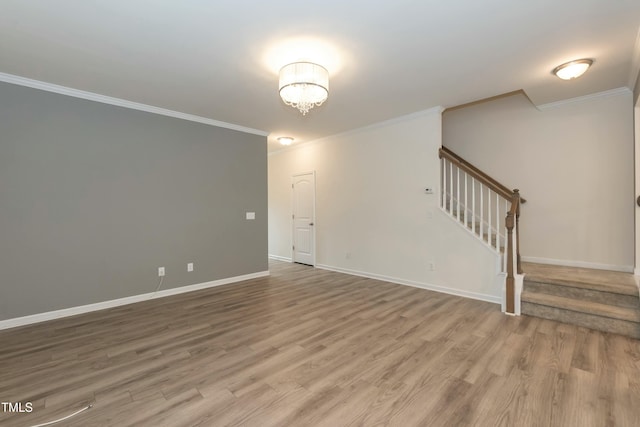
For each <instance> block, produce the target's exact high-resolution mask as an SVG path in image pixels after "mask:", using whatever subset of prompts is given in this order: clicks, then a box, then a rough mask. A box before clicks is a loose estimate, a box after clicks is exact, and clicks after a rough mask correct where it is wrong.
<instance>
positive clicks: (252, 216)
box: [247, 212, 256, 219]
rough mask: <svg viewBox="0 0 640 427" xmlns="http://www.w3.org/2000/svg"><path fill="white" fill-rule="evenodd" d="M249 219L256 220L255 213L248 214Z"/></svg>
mask: <svg viewBox="0 0 640 427" xmlns="http://www.w3.org/2000/svg"><path fill="white" fill-rule="evenodd" d="M247 219H256V213H255V212H247Z"/></svg>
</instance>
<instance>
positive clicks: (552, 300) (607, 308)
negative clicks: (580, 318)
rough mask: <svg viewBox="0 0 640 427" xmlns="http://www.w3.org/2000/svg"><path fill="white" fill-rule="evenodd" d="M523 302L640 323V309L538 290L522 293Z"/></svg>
mask: <svg viewBox="0 0 640 427" xmlns="http://www.w3.org/2000/svg"><path fill="white" fill-rule="evenodd" d="M522 302H523V303H524V302H527V303H531V304H539V305H544V306H548V307H556V308H559V309H564V310H571V311H575V312H580V313H589V314H592V315H597V316H602V317H608V318H611V319H620V320H626V321H629V322H637V323H640V310H638V309H634V308H628V307H618V306H614V305H608V304H601V303H598V302H593V301H584V300H577V299H573V298H565V297H561V296H557V295H550V294H544V293H537V292H528V291H527V290H526V289H525V290H524V291H523V293H522Z"/></svg>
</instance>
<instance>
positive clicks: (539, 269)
mask: <svg viewBox="0 0 640 427" xmlns="http://www.w3.org/2000/svg"><path fill="white" fill-rule="evenodd" d="M522 269H523V270H524V273H525V281H528V282H537V283H551V284H554V285H559V286H572V287H576V288H583V289H592V290H596V291H600V292H611V293H617V294H622V295H633V296H636V297H637V296H638V286H637V284H636V279H635V278H634V276H633V274H631V273H622V272H618V271H607V270H593V269H588V268H579V267H565V266H557V265H546V264H534V263H522Z"/></svg>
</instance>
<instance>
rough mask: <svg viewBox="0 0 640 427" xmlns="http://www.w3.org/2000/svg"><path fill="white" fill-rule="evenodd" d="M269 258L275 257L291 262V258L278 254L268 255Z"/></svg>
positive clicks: (278, 259) (277, 259)
mask: <svg viewBox="0 0 640 427" xmlns="http://www.w3.org/2000/svg"><path fill="white" fill-rule="evenodd" d="M269 258H271V259H275V260H276V261H284V262H293V260H292V259H291V258H289V257H285V256H280V255H269Z"/></svg>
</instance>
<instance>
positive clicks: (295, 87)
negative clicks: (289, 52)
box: [278, 62, 329, 116]
mask: <svg viewBox="0 0 640 427" xmlns="http://www.w3.org/2000/svg"><path fill="white" fill-rule="evenodd" d="M278 87H279V89H280V97H281V98H282V100H283V101H284V103H285V104H287V105H290V106H292V107H294V108H297V109H298V110H300V112H301V113H302V115H303V116H304V115H306V114H307V113H308V112H309V110H310V109H312V108H313V107H319V106H320V105H322V103H323V102H324V101H326V99H327V97H328V96H329V72H328V71H327V69H326V68H324V67H322V66H320V65H318V64H314V63H311V62H294V63H292V64H288V65H285V66H284V67H282V68H281V69H280V84H279V86H278Z"/></svg>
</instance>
